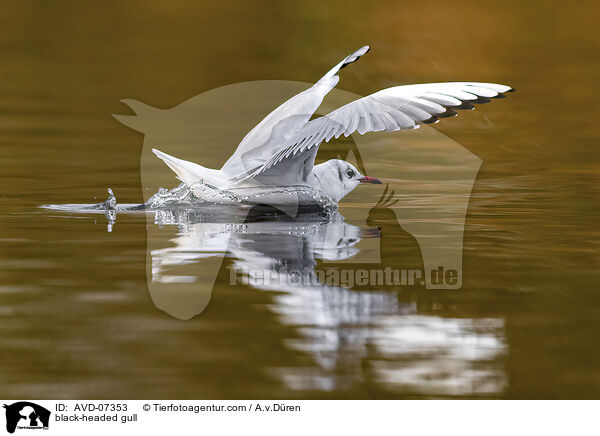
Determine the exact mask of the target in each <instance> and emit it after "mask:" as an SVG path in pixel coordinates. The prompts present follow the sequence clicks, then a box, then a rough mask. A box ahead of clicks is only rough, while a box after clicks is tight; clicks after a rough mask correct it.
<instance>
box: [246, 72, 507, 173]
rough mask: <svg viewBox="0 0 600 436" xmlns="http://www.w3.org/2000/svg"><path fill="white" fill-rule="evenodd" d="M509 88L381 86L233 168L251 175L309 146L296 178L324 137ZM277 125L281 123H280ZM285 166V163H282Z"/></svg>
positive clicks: (443, 111)
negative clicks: (260, 159)
mask: <svg viewBox="0 0 600 436" xmlns="http://www.w3.org/2000/svg"><path fill="white" fill-rule="evenodd" d="M511 90H512V88H511V87H510V86H506V85H499V84H495V83H478V82H448V83H428V84H420V85H405V86H395V87H392V88H387V89H384V90H381V91H379V92H376V93H374V94H371V95H369V96H367V97H363V98H361V99H358V100H355V101H353V102H351V103H348V104H347V105H345V106H342V107H341V108H339V109H336V110H335V111H333V112H331V113H329V114H328V115H325V116H323V117H320V118H316V119H314V120H312V121H310V122H308V123H306V124H305V125H304V126H303V127H302V128H300V129H299V130H298V131H296V132H295V133H294V134H292V135H290V136H291V137H290V138H288V139H287V140H286V141H284V142H281V143H280V144H279V147H277V149H276V152H274V153H273V154H272V156H271V158H270V159H269V160H268V161H266V162H265V163H262V164H260V165H256V166H255V167H254V168H253V169H252V168H250V171H248V170H249V168H248V167H246V168H245V173H246V175H244V174H238V177H239V178H240V180H245V179H248V178H253V177H257V176H259V175H261V174H265V173H266V172H267V171H268V170H269V169H271V168H273V167H274V166H277V165H279V164H281V163H282V162H283V161H285V160H287V159H295V158H296V157H297V156H298V157H299V156H300V155H302V159H306V153H305V152H307V151H309V150H313V152H312V153H311V154H312V157H313V161H312V162H311V164H310V165H311V167H310V168H309V169H307V168H306V167H304V168H303V170H302V174H298V178H299V179H302V178H305V177H306V175H307V174H308V173H309V172H310V170H311V169H312V165H314V157H315V156H316V149H317V147H318V146H319V145H320V144H321V143H322V142H323V141H326V142H327V141H329V140H330V139H331V138H333V137H335V138H339V137H340V136H341V135H344V136H349V135H351V134H352V133H354V132H356V131H358V133H360V134H361V135H362V134H364V133H367V132H379V131H387V132H393V131H396V130H403V129H416V128H418V127H419V125H420V124H429V123H434V122H437V120H438V118H443V117H448V116H453V115H456V113H455V112H454V111H453V110H452V109H453V108H454V109H472V108H473V106H472V104H473V103H484V102H488V101H489V100H488V99H490V98H499V97H503V95H502V94H503V93H505V92H509V91H511ZM279 127H280V128H282V129H283V128H285V123H282V124H281V125H280V126H279ZM274 130H276V128H274ZM280 137H281V135H278V138H280ZM286 167H291V166H290V165H287V164H286Z"/></svg>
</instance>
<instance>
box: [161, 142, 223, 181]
mask: <svg viewBox="0 0 600 436" xmlns="http://www.w3.org/2000/svg"><path fill="white" fill-rule="evenodd" d="M152 152H153V153H154V154H155V155H156V156H158V157H159V158H160V159H162V161H163V162H164V163H166V164H167V166H168V167H169V168H171V169H172V170H173V172H174V173H175V174H177V178H178V179H179V180H181V181H182V182H183V183H185V184H186V185H188V186H192V185H193V184H195V183H198V182H200V181H204V182H207V183H210V184H211V185H214V186H216V187H220V185H221V184H222V177H221V176H220V174H219V173H220V171H218V170H213V169H210V168H205V167H203V166H202V165H198V164H196V163H194V162H190V161H187V160H183V159H177V158H176V157H173V156H171V155H168V154H167V153H163V152H162V151H160V150H157V149H155V148H153V149H152Z"/></svg>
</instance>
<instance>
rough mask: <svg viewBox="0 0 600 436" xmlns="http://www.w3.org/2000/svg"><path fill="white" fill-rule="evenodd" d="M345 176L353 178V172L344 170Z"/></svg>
mask: <svg viewBox="0 0 600 436" xmlns="http://www.w3.org/2000/svg"><path fill="white" fill-rule="evenodd" d="M346 175H347V176H348V177H350V178H352V177H354V170H346Z"/></svg>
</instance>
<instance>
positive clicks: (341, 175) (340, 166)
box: [313, 159, 381, 203]
mask: <svg viewBox="0 0 600 436" xmlns="http://www.w3.org/2000/svg"><path fill="white" fill-rule="evenodd" d="M313 175H314V177H315V179H316V182H317V187H318V189H320V190H321V191H322V192H323V193H324V194H326V195H327V196H329V198H331V199H332V200H333V201H335V202H336V203H337V202H339V201H340V200H341V199H342V198H344V197H345V196H346V195H347V194H349V193H350V192H352V190H353V189H354V188H356V187H357V186H358V185H359V184H361V183H381V182H380V181H379V180H378V179H376V178H375V177H367V176H363V175H362V174H361V173H360V172H359V171H358V170H357V169H356V168H355V167H354V165H352V164H351V163H349V162H346V161H344V160H339V159H331V160H328V161H327V162H324V163H322V164H320V165H315V167H314V168H313Z"/></svg>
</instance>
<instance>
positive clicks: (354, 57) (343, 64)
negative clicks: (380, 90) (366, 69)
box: [320, 45, 371, 81]
mask: <svg viewBox="0 0 600 436" xmlns="http://www.w3.org/2000/svg"><path fill="white" fill-rule="evenodd" d="M370 49H371V48H370V47H369V46H368V45H365V46H363V47H361V48H359V49H358V50H356V51H355V52H354V53H352V54H350V55H348V56H346V57H345V58H344V59H343V60H342V61H341V62H340V63H339V64H337V65H336V66H335V67H333V68H332V69H331V70H329V72H328V73H327V74H325V75H324V76H323V78H322V79H321V80H320V81H323V80H329V79H330V78H332V77H333V76H335V75H336V74H337V72H338V71H340V70H341V69H342V68H344V67H347V66H348V65H350V64H351V63H353V62H356V61H357V60H358V59H359V58H360V57H361V56H362V55H364V54H366V53H367V52H368V51H369V50H370Z"/></svg>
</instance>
